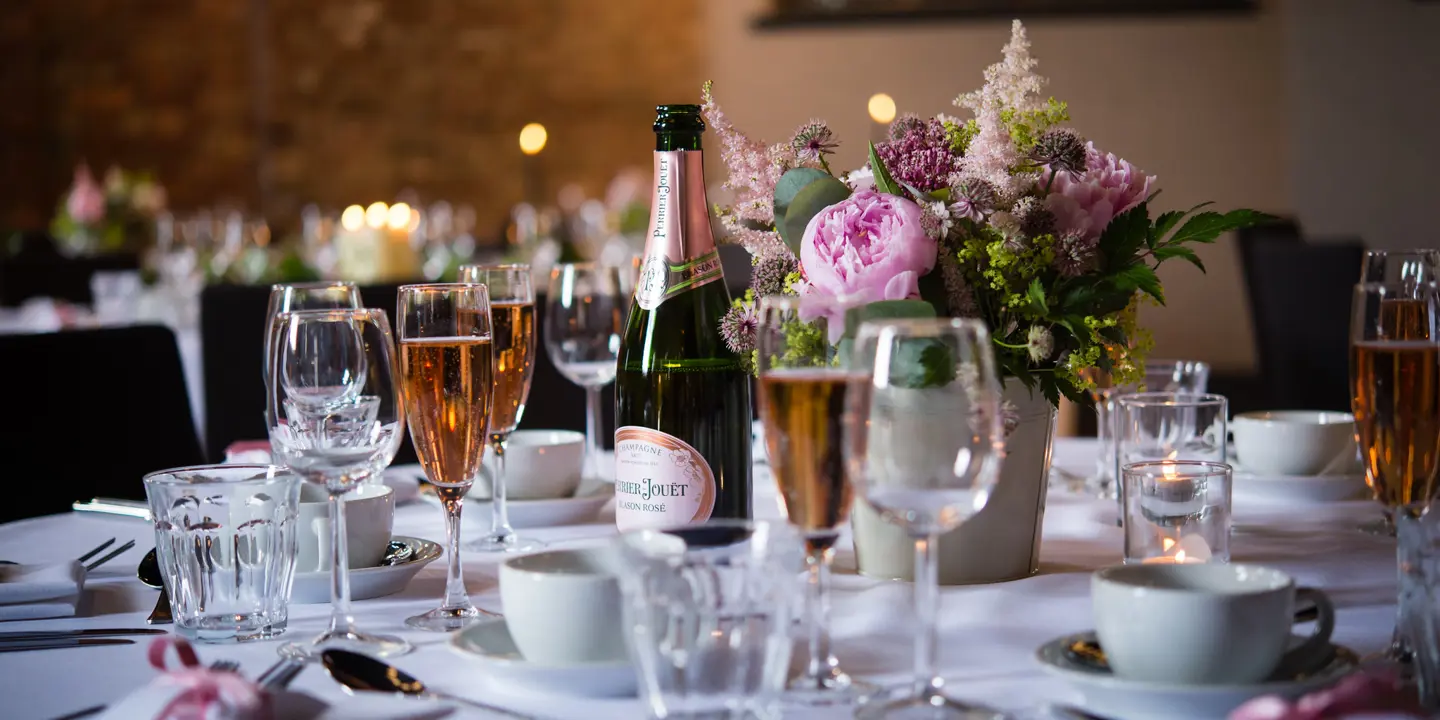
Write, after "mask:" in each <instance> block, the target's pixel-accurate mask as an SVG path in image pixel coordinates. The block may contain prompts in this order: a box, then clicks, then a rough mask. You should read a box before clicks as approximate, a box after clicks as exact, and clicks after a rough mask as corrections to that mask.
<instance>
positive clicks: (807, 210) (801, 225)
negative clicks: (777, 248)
mask: <svg viewBox="0 0 1440 720" xmlns="http://www.w3.org/2000/svg"><path fill="white" fill-rule="evenodd" d="M848 197H850V186H848V185H846V184H845V183H843V182H840V181H839V180H836V179H835V178H833V177H830V176H828V175H827V176H825V177H823V178H818V179H816V180H814V181H812V182H811V183H810V184H809V185H806V186H805V187H803V188H800V191H799V192H797V193H795V197H794V198H793V199H792V200H791V201H790V206H789V207H788V208H786V210H785V219H784V220H781V221H779V222H776V223H775V229H777V230H779V231H780V237H782V238H784V239H785V244H786V245H789V246H790V249H791V250H793V251H794V252H795V254H796V255H797V256H798V255H799V254H800V238H801V237H802V236H804V235H805V226H806V225H809V224H810V219H811V218H813V217H815V216H816V215H819V214H820V211H821V210H824V209H825V208H827V207H830V206H831V205H834V204H835V203H838V202H840V201H841V200H844V199H845V198H848Z"/></svg>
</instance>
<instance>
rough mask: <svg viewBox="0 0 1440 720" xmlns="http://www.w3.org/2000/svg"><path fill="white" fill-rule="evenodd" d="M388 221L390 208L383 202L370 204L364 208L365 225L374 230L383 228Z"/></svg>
mask: <svg viewBox="0 0 1440 720" xmlns="http://www.w3.org/2000/svg"><path fill="white" fill-rule="evenodd" d="M389 219H390V207H389V206H388V205H386V204H385V203H383V202H375V203H370V207H367V208H365V224H366V225H369V226H370V227H372V228H375V229H376V230H379V229H380V228H383V227H385V223H386V221H388V220H389Z"/></svg>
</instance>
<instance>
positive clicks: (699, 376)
mask: <svg viewBox="0 0 1440 720" xmlns="http://www.w3.org/2000/svg"><path fill="white" fill-rule="evenodd" d="M704 131H705V123H704V122H703V121H702V120H701V119H700V107H699V106H698V105H661V106H659V107H657V108H656V118H655V187H654V197H653V199H652V202H651V209H650V233H649V235H648V236H647V238H646V244H645V258H644V260H643V262H642V263H641V267H640V278H639V279H638V280H637V281H636V284H635V298H634V302H632V303H631V306H630V316H629V319H628V322H627V323H626V327H625V336H624V339H623V340H622V342H621V345H620V356H619V360H618V365H619V367H618V374H617V377H616V381H615V403H616V415H615V417H616V426H617V427H616V430H615V493H616V510H615V522H616V524H617V525H618V526H619V527H620V529H621V530H628V529H633V528H640V527H659V526H667V525H681V524H686V523H692V522H704V521H705V520H708V519H710V518H749V517H750V417H751V414H750V377H749V375H748V374H747V373H746V372H745V370H744V368H743V367H742V366H741V364H740V360H739V358H738V357H737V356H736V355H735V353H733V352H731V351H730V349H729V348H728V347H726V345H725V342H724V340H722V339H721V337H720V318H721V317H722V316H723V315H724V314H725V312H726V311H727V310H729V309H730V292H729V291H728V290H727V289H726V288H725V277H724V274H723V272H722V270H721V267H720V256H719V254H718V253H717V252H716V250H715V237H714V235H712V234H711V232H710V217H709V210H708V208H709V204H708V203H707V202H706V201H705V165H704V160H703V159H702V155H701V150H700V135H701V133H703V132H704Z"/></svg>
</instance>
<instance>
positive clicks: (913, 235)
mask: <svg viewBox="0 0 1440 720" xmlns="http://www.w3.org/2000/svg"><path fill="white" fill-rule="evenodd" d="M937 250H938V248H937V246H936V243H935V239H934V238H932V237H930V236H929V235H926V234H925V228H924V226H923V225H922V224H921V211H920V206H919V205H916V204H915V203H913V202H911V201H909V200H907V199H905V198H902V197H898V196H895V195H889V194H885V193H877V192H874V191H871V190H862V191H860V192H857V193H855V194H854V195H851V196H850V197H849V198H847V199H845V200H842V201H840V202H838V203H835V204H834V205H831V206H830V207H828V208H825V209H824V210H821V211H820V212H819V213H818V214H817V215H815V217H813V218H811V219H810V224H809V225H806V226H805V235H804V237H802V238H801V240H800V268H801V270H802V271H804V273H805V278H806V280H807V281H808V283H809V285H808V289H807V291H806V297H807V298H809V299H810V300H811V301H812V303H811V304H810V307H811V308H812V311H811V312H807V315H809V316H811V317H813V316H816V315H825V316H827V317H830V319H831V322H830V342H832V343H833V342H836V341H838V340H839V339H840V335H841V334H842V333H843V332H844V330H845V327H844V325H845V324H844V322H843V318H841V317H838V315H839V308H838V307H837V306H838V304H839V301H840V300H841V299H842V298H843V299H844V300H845V302H846V303H847V304H850V303H855V304H864V303H869V302H874V301H876V300H905V299H908V298H918V297H920V276H922V275H924V274H925V273H928V272H930V270H931V269H933V268H934V267H935V256H936V252H937ZM827 304H828V306H827Z"/></svg>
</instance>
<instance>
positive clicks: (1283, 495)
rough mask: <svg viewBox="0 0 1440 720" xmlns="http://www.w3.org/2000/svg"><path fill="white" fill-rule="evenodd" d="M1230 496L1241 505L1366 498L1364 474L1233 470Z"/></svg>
mask: <svg viewBox="0 0 1440 720" xmlns="http://www.w3.org/2000/svg"><path fill="white" fill-rule="evenodd" d="M1232 490H1233V494H1234V496H1235V497H1236V498H1238V499H1240V500H1241V501H1242V502H1244V501H1245V500H1255V501H1259V502H1312V503H1322V502H1339V501H1342V500H1358V499H1363V498H1364V497H1365V496H1366V492H1367V490H1368V488H1367V487H1366V485H1365V475H1364V474H1363V473H1362V474H1358V475H1354V474H1352V475H1257V474H1253V473H1248V472H1245V471H1243V470H1239V469H1237V470H1236V471H1235V479H1234V485H1233V487H1232Z"/></svg>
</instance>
